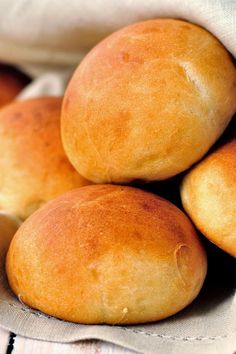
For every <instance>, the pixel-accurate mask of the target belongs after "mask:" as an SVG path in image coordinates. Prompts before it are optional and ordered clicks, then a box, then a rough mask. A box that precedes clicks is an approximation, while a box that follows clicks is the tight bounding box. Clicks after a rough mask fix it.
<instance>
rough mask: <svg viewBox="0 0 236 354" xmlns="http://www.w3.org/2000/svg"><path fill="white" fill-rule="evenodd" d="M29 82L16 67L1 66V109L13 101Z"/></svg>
mask: <svg viewBox="0 0 236 354" xmlns="http://www.w3.org/2000/svg"><path fill="white" fill-rule="evenodd" d="M28 82H29V78H27V77H26V76H25V75H24V74H22V73H21V72H19V71H18V70H16V69H15V68H14V67H11V66H8V65H3V64H0V108H2V107H3V106H5V105H6V104H8V103H10V102H11V101H13V100H14V98H15V97H16V96H17V95H18V94H19V93H20V91H21V90H22V89H23V88H24V87H25V86H26V84H27V83H28Z"/></svg>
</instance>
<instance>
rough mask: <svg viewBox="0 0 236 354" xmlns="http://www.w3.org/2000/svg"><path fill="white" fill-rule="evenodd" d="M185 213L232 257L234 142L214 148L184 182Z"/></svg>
mask: <svg viewBox="0 0 236 354" xmlns="http://www.w3.org/2000/svg"><path fill="white" fill-rule="evenodd" d="M181 196H182V202H183V205H184V208H185V210H186V211H187V213H188V214H189V216H190V217H191V219H192V220H193V222H194V223H195V225H196V226H197V227H198V229H199V230H200V231H201V232H202V233H203V234H204V235H205V236H206V237H207V238H208V239H209V240H210V241H212V242H213V243H215V244H216V245H217V246H219V247H220V248H222V249H223V250H224V251H226V252H228V253H229V254H231V255H232V256H234V257H236V139H235V138H234V139H233V140H231V141H230V142H228V143H226V144H225V145H223V146H221V147H220V148H218V149H217V150H216V151H215V152H213V153H211V154H210V155H209V156H208V157H206V158H205V159H204V160H203V161H201V162H200V163H199V164H198V165H196V166H195V167H194V168H193V169H192V170H191V171H190V172H189V173H188V174H187V175H186V176H185V178H184V180H183V184H182V188H181Z"/></svg>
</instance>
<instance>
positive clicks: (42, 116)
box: [0, 97, 89, 219]
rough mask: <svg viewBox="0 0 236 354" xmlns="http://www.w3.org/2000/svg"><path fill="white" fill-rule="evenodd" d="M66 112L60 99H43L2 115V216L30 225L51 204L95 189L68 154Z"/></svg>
mask: <svg viewBox="0 0 236 354" xmlns="http://www.w3.org/2000/svg"><path fill="white" fill-rule="evenodd" d="M60 110H61V98H60V97H41V98H36V99H31V100H25V101H16V102H14V103H11V104H9V105H8V106H6V107H4V108H3V109H2V110H1V111H0V210H3V211H6V212H7V213H9V214H13V215H16V216H18V217H19V218H21V219H25V218H27V217H28V216H29V215H30V214H31V213H32V212H34V211H35V210H36V209H37V208H39V207H40V206H41V205H42V204H44V203H45V202H47V201H48V200H50V199H53V198H54V197H56V196H58V195H60V194H62V193H64V192H66V191H67V190H70V189H73V188H77V187H81V186H83V185H86V184H89V182H88V181H86V180H85V179H84V178H83V177H81V176H80V175H79V174H78V173H77V171H76V170H75V169H74V168H73V166H72V165H71V164H70V162H69V161H68V159H67V157H66V155H65V153H64V150H63V147H62V143H61V137H60Z"/></svg>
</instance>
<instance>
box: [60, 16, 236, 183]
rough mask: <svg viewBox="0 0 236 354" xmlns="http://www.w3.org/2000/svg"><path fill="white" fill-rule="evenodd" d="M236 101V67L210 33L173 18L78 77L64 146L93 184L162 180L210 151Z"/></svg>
mask: <svg viewBox="0 0 236 354" xmlns="http://www.w3.org/2000/svg"><path fill="white" fill-rule="evenodd" d="M235 96H236V70H235V67H234V65H233V63H232V60H231V58H230V56H229V54H228V53H227V51H226V50H225V48H224V47H223V46H222V44H221V43H220V42H219V41H218V40H217V39H216V38H214V37H213V36H212V35H211V34H210V33H208V32H207V31H205V30H204V29H202V28H200V27H198V26H196V25H193V24H190V23H187V22H184V21H178V20H171V19H170V20H167V19H159V20H151V21H145V22H140V23H136V24H132V25H130V26H128V27H126V28H123V29H121V30H120V31H118V32H116V33H114V34H112V35H111V36H110V37H108V38H107V39H105V40H104V41H102V42H101V43H100V44H98V45H97V46H96V47H95V48H94V49H93V50H92V51H91V52H90V53H89V54H88V55H87V56H86V58H85V59H84V60H83V61H82V63H81V64H80V65H79V67H78V68H77V70H76V72H75V73H74V75H73V77H72V79H71V81H70V83H69V86H68V88H67V90H66V94H65V98H64V102H63V109H62V138H63V143H64V147H65V150H66V153H67V155H68V157H69V159H70V161H71V162H72V164H73V165H74V166H75V168H76V169H77V170H78V171H79V172H80V173H81V174H82V175H83V176H84V177H86V178H88V179H89V180H92V181H94V182H97V183H101V182H103V183H104V182H106V183H107V182H115V183H128V182H130V181H133V180H137V179H139V180H144V181H152V180H163V179H166V178H168V177H171V176H174V175H176V174H178V173H179V172H181V171H184V170H185V169H187V168H188V167H190V166H191V165H192V164H193V163H195V162H196V161H197V160H199V159H200V158H201V157H202V156H203V155H204V154H205V153H206V152H207V150H208V149H209V148H210V147H211V145H212V144H213V143H214V142H215V141H216V139H217V138H218V137H219V136H220V135H221V133H222V132H223V131H224V129H225V127H226V126H227V124H228V122H229V121H230V118H231V117H232V115H233V113H234V112H235V110H236V100H235ZM226 98H227V99H226Z"/></svg>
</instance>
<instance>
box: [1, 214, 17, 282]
mask: <svg viewBox="0 0 236 354" xmlns="http://www.w3.org/2000/svg"><path fill="white" fill-rule="evenodd" d="M20 224H21V221H20V220H19V219H17V218H16V217H14V216H12V215H8V214H5V213H2V212H0V267H2V266H3V264H4V263H5V255H6V253H7V250H8V248H9V246H10V243H11V240H12V238H13V236H14V234H15V233H16V231H17V229H18V228H19V226H20ZM0 277H1V269H0Z"/></svg>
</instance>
